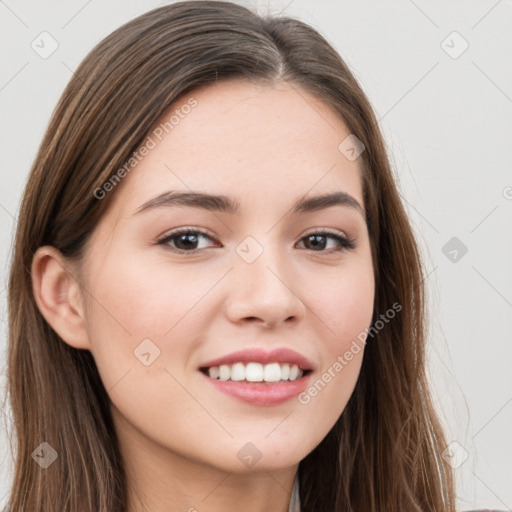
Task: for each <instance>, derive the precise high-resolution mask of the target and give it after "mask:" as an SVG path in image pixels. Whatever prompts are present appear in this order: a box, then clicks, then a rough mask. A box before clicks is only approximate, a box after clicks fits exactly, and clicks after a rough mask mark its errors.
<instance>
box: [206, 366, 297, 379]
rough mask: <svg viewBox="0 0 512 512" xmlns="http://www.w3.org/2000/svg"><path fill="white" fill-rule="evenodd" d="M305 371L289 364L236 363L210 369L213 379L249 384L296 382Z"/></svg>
mask: <svg viewBox="0 0 512 512" xmlns="http://www.w3.org/2000/svg"><path fill="white" fill-rule="evenodd" d="M303 373H304V372H303V370H302V369H300V368H299V367H298V366H297V365H296V364H289V363H283V364H280V363H269V364H265V365H263V364H261V363H247V364H244V363H235V364H233V365H227V364H221V365H220V366H212V367H211V368H208V375H209V376H210V377H211V378H212V379H218V380H223V381H225V380H233V381H241V380H245V381H248V382H279V381H280V380H296V379H299V378H300V377H302V375H303Z"/></svg>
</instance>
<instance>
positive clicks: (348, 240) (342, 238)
mask: <svg viewBox="0 0 512 512" xmlns="http://www.w3.org/2000/svg"><path fill="white" fill-rule="evenodd" d="M180 235H201V236H204V237H206V238H209V239H210V240H214V241H216V240H215V239H214V238H213V237H211V236H210V235H209V234H208V233H206V232H204V231H201V230H199V229H191V228H181V229H177V230H175V231H173V232H171V233H168V234H167V235H164V236H163V237H162V238H160V239H158V240H157V241H156V243H157V245H168V247H169V249H170V250H171V251H173V252H175V253H178V254H195V253H197V252H198V251H200V250H201V249H194V250H192V251H184V250H182V249H176V248H174V247H171V246H170V245H169V242H170V241H171V240H172V239H174V238H177V237H179V236H180ZM313 235H322V236H326V235H327V236H328V237H330V238H333V239H334V240H336V241H337V242H338V244H339V245H340V247H339V248H338V249H334V250H332V249H331V250H330V251H329V250H321V251H314V250H312V249H310V250H311V251H312V252H320V253H322V252H323V253H327V254H330V253H332V252H342V251H346V250H352V249H355V247H356V244H355V240H354V239H353V238H352V237H350V236H347V235H340V234H338V233H333V232H331V231H315V232H313V233H308V234H307V235H305V236H304V237H302V238H301V241H302V240H304V239H305V238H308V237H310V236H313Z"/></svg>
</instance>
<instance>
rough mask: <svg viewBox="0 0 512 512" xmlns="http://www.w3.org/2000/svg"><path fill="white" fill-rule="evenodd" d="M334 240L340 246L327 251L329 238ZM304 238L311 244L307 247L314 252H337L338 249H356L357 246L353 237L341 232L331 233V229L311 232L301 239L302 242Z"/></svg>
mask: <svg viewBox="0 0 512 512" xmlns="http://www.w3.org/2000/svg"><path fill="white" fill-rule="evenodd" d="M329 238H330V239H331V240H334V241H335V242H336V244H337V245H338V248H334V249H333V250H330V251H326V250H324V249H325V248H326V245H327V240H328V239H329ZM303 240H306V241H307V245H310V247H306V248H307V249H310V248H311V247H312V249H311V250H313V251H314V252H329V253H330V252H337V251H344V250H347V249H348V250H350V249H354V248H355V247H356V244H355V241H354V239H353V238H351V237H349V236H346V235H341V234H339V233H331V232H330V231H320V232H315V233H310V234H309V235H306V236H305V237H303V238H302V239H301V242H302V241H303Z"/></svg>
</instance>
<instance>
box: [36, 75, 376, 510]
mask: <svg viewBox="0 0 512 512" xmlns="http://www.w3.org/2000/svg"><path fill="white" fill-rule="evenodd" d="M299 93H300V94H299ZM191 95H192V96H193V97H194V98H195V99H196V100H197V102H198V104H197V106H196V107H195V108H194V109H193V110H191V112H190V113H189V114H188V115H187V116H186V117H184V119H182V120H180V123H179V124H178V125H176V126H175V127H174V129H173V130H172V131H170V132H169V134H168V135H167V136H166V137H165V138H164V139H163V140H162V141H159V142H158V144H157V146H156V147H155V148H154V149H152V150H151V151H150V152H149V154H148V155H147V156H146V157H145V158H144V159H143V160H142V161H141V162H140V163H139V164H137V166H136V167H135V168H134V169H133V170H132V171H131V172H130V173H129V174H128V175H127V176H126V177H125V178H124V179H123V180H122V182H121V183H120V184H119V185H118V186H117V188H116V190H115V193H113V197H112V198H111V199H112V201H111V203H110V204H109V208H108V209H107V212H106V213H105V214H104V216H103V217H102V218H101V220H100V222H99V224H98V225H97V227H96V228H95V230H94V231H93V233H92V236H91V238H90V239H89V242H88V245H87V248H86V252H85V254H84V258H83V260H82V261H81V262H80V264H78V263H74V264H72V263H71V262H68V261H66V260H65V259H64V258H63V257H62V255H61V254H60V253H59V252H58V251H57V250H56V249H54V248H52V247H49V246H46V247H42V248H40V249H39V250H38V251H37V253H36V255H35V257H34V260H33V267H32V272H33V282H34V294H35V297H36V301H37V303H38V306H39V308H40V310H41V312H42V313H43V315H44V316H45V318H46V319H47V320H48V322H49V323H50V324H51V326H52V327H53V328H54V329H55V330H56V332H57V333H58V334H59V335H60V336H61V338H62V339H63V341H64V342H66V343H68V344H70V345H71V346H73V347H76V348H82V349H87V350H90V351H91V353H92V354H93V356H94V359H95V361H96V363H97V366H98V369H99V372H100V375H101V378H102V380H103V382H104V385H105V388H106V390H107V392H108V394H109V396H110V398H111V402H112V414H113V418H114V423H115V427H116V430H117V432H118V435H119V442H120V447H121V452H122V454H123V459H124V462H125V464H126V468H127V471H128V474H129V475H130V479H131V480H130V481H131V487H130V496H129V499H130V501H129V507H128V509H127V511H128V512H135V511H140V510H145V509H144V508H143V507H142V504H141V502H140V501H144V503H145V504H146V506H147V509H148V510H151V511H153V512H163V511H165V512H174V511H187V510H189V511H193V510H198V511H201V512H203V511H205V512H208V511H209V512H213V511H220V510H222V511H223V512H231V511H239V510H240V504H241V503H243V504H244V506H243V508H244V510H246V511H247V512H264V511H268V510H273V511H277V512H286V511H287V510H288V505H289V501H290V493H291V490H292V487H293V482H294V478H295V475H296V471H297V468H298V463H299V462H300V460H301V459H303V458H304V457H305V456H306V455H307V454H308V453H310V452H311V451H312V450H313V449H314V448H315V447H316V446H317V445H318V444H319V443H320V442H321V441H322V439H323V438H324V437H325V435H326V434H327V433H328V432H329V430H330V429H331V428H332V427H333V425H334V424H335V422H336V421H337V419H338V418H339V416H340V414H341V413H342V411H343V409H344V408H345V405H346V403H347V401H348V399H349V397H350V395H351V393H352V391H353V389H354V386H355V383H356V381H357V378H358V375H359V371H360V366H361V361H362V356H363V350H360V351H359V352H358V353H357V354H354V356H353V359H352V360H351V361H350V362H349V363H348V364H346V366H344V368H343V370H342V371H339V372H337V373H336V374H335V375H336V376H335V377H334V378H332V379H331V380H330V382H329V383H327V385H325V387H324V388H323V389H322V390H321V391H320V392H319V393H318V394H317V395H316V396H315V397H312V398H311V400H310V401H309V402H308V403H307V404H302V403H300V402H299V401H298V400H297V397H294V398H292V399H290V400H288V401H286V402H284V403H282V404H279V405H272V406H259V405H254V404H249V403H244V402H241V401H239V400H237V399H236V398H233V397H230V396H227V395H225V394H223V393H220V392H219V391H217V390H216V389H215V388H214V387H213V386H212V385H211V384H210V382H208V381H207V380H206V379H205V377H204V376H203V375H202V374H201V373H200V372H199V371H198V368H199V367H200V366H201V365H202V363H204V362H206V361H208V360H211V359H213V358H217V357H219V356H222V355H226V354H229V353H230V352H233V351H235V350H239V349H243V348H249V347H250V348H252V347H262V348H264V349H267V350H271V349H273V348H276V347H288V348H292V349H294V350H296V351H297V352H299V353H301V354H303V355H305V356H306V357H307V358H308V359H309V360H310V361H311V362H312V364H313V366H314V368H315V370H314V375H313V376H312V377H313V378H312V381H311V382H314V381H316V379H317V378H319V377H320V376H321V375H322V373H323V372H325V371H327V370H328V368H332V366H333V364H334V362H335V361H336V360H337V358H338V356H340V355H343V354H344V353H345V352H346V351H347V350H348V349H349V347H350V346H351V343H352V342H353V341H354V340H355V339H356V338H357V336H358V335H359V334H360V333H361V332H362V331H364V329H365V328H367V327H368V326H369V325H370V322H371V317H372V310H373V300H374V292H375V290H374V274H373V267H372V260H371V252H370V241H369V237H368V231H367V227H366V223H365V221H364V217H363V215H362V214H361V212H359V211H358V210H356V209H355V208H351V207H349V206H332V207H329V208H325V209H322V210H319V211H316V212H307V213H302V214H297V215H291V214H288V213H289V211H290V209H291V206H292V205H293V203H294V202H295V201H296V200H297V199H298V198H300V197H302V196H303V195H305V194H307V195H308V196H311V195H316V194H320V193H325V192H334V191H340V190H342V191H344V192H346V193H348V194H350V195H351V196H352V197H353V198H354V199H355V200H356V201H357V202H358V203H359V204H360V205H361V206H362V207H363V208H364V203H363V194H362V184H361V179H360V172H361V170H360V164H359V159H356V160H355V161H349V160H348V159H347V158H345V156H344V155H343V154H342V153H341V152H340V151H339V150H338V145H339V144H340V142H341V141H343V140H344V139H345V137H347V136H348V135H349V134H350V132H349V130H348V129H347V127H346V126H345V124H344V123H343V121H342V120H341V119H340V118H339V117H338V116H337V115H336V113H334V112H333V111H331V110H330V109H329V107H328V106H327V105H325V104H324V103H323V102H321V101H320V100H319V99H317V98H315V97H314V96H312V95H311V94H309V93H308V92H306V91H305V90H303V89H298V87H297V86H294V87H291V86H290V85H289V84H287V83H280V84H278V85H275V86H273V87H269V86H263V85H254V84H251V83H248V82H246V81H242V80H230V81H222V82H219V83H216V84H214V85H211V86H208V87H206V88H202V89H197V90H196V91H193V93H192V94H191ZM188 98H189V96H187V98H185V100H183V101H181V100H180V102H179V104H184V103H185V102H186V100H187V99H188ZM178 106H179V105H178ZM173 108H176V105H175V106H174V107H173ZM164 117H165V118H166V119H168V117H169V116H168V115H167V116H164ZM189 189H192V190H194V191H201V192H208V193H211V194H223V195H228V196H230V197H231V198H232V199H234V200H238V201H239V203H240V205H241V211H240V213H239V214H237V215H232V214H230V213H227V212H211V211H206V210H202V209H198V208H192V207H184V206H179V207H177V206H174V207H169V206H162V207H159V208H156V209H151V210H147V211H144V212H142V213H137V214H136V213H135V212H136V210H137V209H138V208H139V207H140V206H141V205H142V204H143V203H145V202H146V201H148V200H149V199H152V198H153V197H155V196H157V195H159V194H161V193H162V192H164V191H170V190H176V191H189ZM111 193H112V192H111ZM182 226H187V227H191V228H194V229H199V230H202V231H206V232H207V233H208V234H211V236H212V238H211V239H210V238H208V237H203V236H200V237H199V238H198V240H197V243H196V245H194V244H193V243H192V244H190V239H189V245H188V247H189V253H188V254H179V253H175V252H173V251H172V248H173V247H174V248H176V247H178V248H182V249H183V247H185V250H186V247H187V245H185V244H183V237H175V238H174V241H172V242H168V243H167V245H158V244H157V243H156V241H157V239H159V238H162V237H163V235H166V234H169V233H170V232H171V231H172V230H174V229H176V228H178V227H182ZM325 229H328V230H331V231H333V232H335V233H338V234H340V235H343V234H347V235H349V236H350V237H352V238H353V239H354V240H355V244H356V247H355V248H354V249H342V250H340V251H336V249H339V248H340V246H339V244H338V243H337V242H336V240H335V239H332V238H330V237H329V236H326V237H325V238H322V239H320V247H319V248H317V247H318V246H317V247H315V245H314V244H312V243H308V238H305V237H306V235H310V234H313V233H319V232H320V233H321V232H322V231H324V230H325ZM248 236H251V237H253V238H254V239H255V240H256V241H257V242H258V243H259V245H260V246H261V247H262V249H263V252H262V253H261V254H260V255H259V256H258V257H257V258H256V259H255V261H253V262H252V263H250V264H249V263H247V262H246V261H245V260H244V259H243V258H242V257H240V256H239V254H238V253H237V252H236V251H235V249H236V248H237V246H238V245H239V244H240V243H241V242H242V241H244V239H245V238H246V237H248ZM309 240H311V239H309ZM186 241H187V239H185V242H186ZM192 242H193V240H192ZM180 243H181V245H180ZM322 243H323V244H324V245H321V244H322ZM173 244H174V245H173ZM251 250H252V249H251ZM144 339H150V340H151V343H152V344H153V345H151V344H150V345H148V346H149V347H150V348H149V350H150V351H151V353H152V354H154V353H155V350H156V349H155V348H154V347H158V350H160V354H159V357H157V358H156V359H155V360H154V361H153V362H152V363H151V364H150V365H148V366H146V365H144V364H142V363H141V361H140V360H139V359H138V358H137V357H136V356H135V355H134V350H136V349H137V347H138V346H139V345H140V343H141V342H142V340H144ZM146 343H147V342H146ZM331 372H332V370H331ZM312 420H314V421H312ZM248 442H250V443H252V444H253V445H254V446H255V447H256V448H257V450H258V451H259V452H260V454H261V459H260V460H259V461H258V462H257V463H256V464H254V465H253V466H252V467H248V466H246V465H245V464H243V463H242V462H241V460H240V459H239V458H238V457H237V453H238V452H239V450H240V449H241V448H242V447H244V445H246V443H248Z"/></svg>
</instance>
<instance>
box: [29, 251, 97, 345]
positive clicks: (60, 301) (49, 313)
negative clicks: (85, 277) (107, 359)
mask: <svg viewBox="0 0 512 512" xmlns="http://www.w3.org/2000/svg"><path fill="white" fill-rule="evenodd" d="M31 276H32V291H33V294H34V298H35V301H36V304H37V307H38V308H39V311H40V312H41V314H42V315H43V316H44V318H45V319H46V321H47V322H48V323H49V324H50V326H51V327H52V328H53V330H54V331H55V332H56V333H57V334H58V335H59V336H60V337H61V338H62V340H63V341H65V342H66V343H67V344H68V345H71V346H72V347H74V348H79V349H89V348H90V342H89V336H88V332H87V324H86V321H85V311H84V307H83V303H82V298H81V290H80V284H79V283H78V281H77V279H76V276H75V272H74V271H73V268H72V266H71V265H70V263H69V262H68V261H67V260H66V259H65V257H64V256H63V255H62V254H61V253H60V251H58V250H57V249H56V248H55V247H51V246H43V247H39V249H38V250H37V251H36V253H35V254H34V257H33V259H32V269H31Z"/></svg>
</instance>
